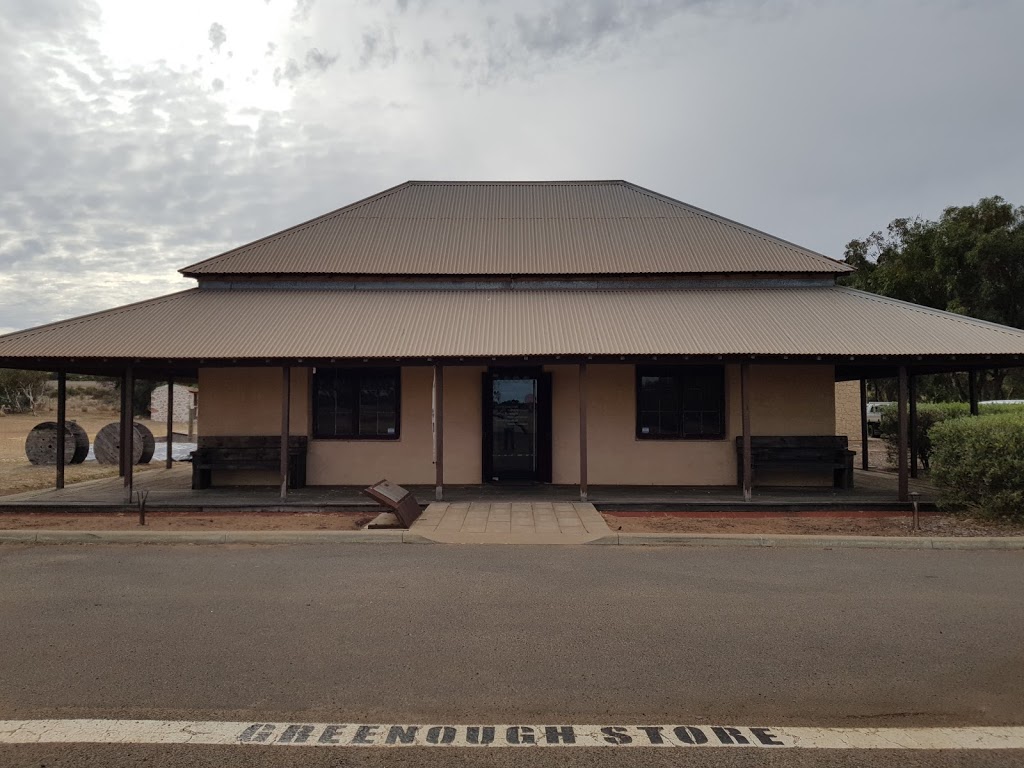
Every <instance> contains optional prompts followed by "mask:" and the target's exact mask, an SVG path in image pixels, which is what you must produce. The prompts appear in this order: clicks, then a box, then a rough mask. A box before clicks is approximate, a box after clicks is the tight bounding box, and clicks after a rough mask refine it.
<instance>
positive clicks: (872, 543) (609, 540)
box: [0, 530, 1024, 550]
mask: <svg viewBox="0 0 1024 768" xmlns="http://www.w3.org/2000/svg"><path fill="white" fill-rule="evenodd" d="M508 538H513V537H508ZM438 543H444V542H439V541H435V540H432V539H430V538H428V537H426V536H422V535H420V534H418V533H413V532H412V531H405V530H374V531H0V544H438ZM460 543H474V542H470V541H466V542H460ZM487 543H497V542H487ZM502 543H508V544H518V543H523V544H530V543H537V542H533V541H525V540H524V541H522V542H519V541H507V542H502ZM548 543H559V544H587V545H593V544H597V545H605V546H608V545H611V546H634V547H636V546H641V547H777V548H817V549H945V550H952V549H959V550H968V549H970V550H1024V536H1005V537H995V538H992V537H980V536H979V537H952V536H945V537H939V536H933V537H928V536H809V535H803V534H790V535H783V534H780V535H776V536H762V535H758V534H749V533H732V534H711V533H613V534H611V535H610V536H601V537H599V538H597V539H593V540H591V541H575V542H567V541H564V540H559V541H557V542H548Z"/></svg>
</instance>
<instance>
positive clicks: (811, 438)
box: [736, 435, 849, 450]
mask: <svg viewBox="0 0 1024 768" xmlns="http://www.w3.org/2000/svg"><path fill="white" fill-rule="evenodd" d="M736 447H737V448H740V449H742V448H743V438H742V437H737V438H736ZM750 447H751V448H752V449H758V448H781V449H793V450H797V449H805V450H806V449H823V450H846V449H847V448H848V447H849V439H848V438H847V437H846V435H752V436H751V437H750Z"/></svg>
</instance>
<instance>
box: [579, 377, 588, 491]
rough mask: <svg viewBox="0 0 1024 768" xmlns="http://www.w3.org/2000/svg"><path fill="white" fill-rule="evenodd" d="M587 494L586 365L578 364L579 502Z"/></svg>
mask: <svg viewBox="0 0 1024 768" xmlns="http://www.w3.org/2000/svg"><path fill="white" fill-rule="evenodd" d="M587 493H588V491H587V364H586V363H580V501H586V500H587Z"/></svg>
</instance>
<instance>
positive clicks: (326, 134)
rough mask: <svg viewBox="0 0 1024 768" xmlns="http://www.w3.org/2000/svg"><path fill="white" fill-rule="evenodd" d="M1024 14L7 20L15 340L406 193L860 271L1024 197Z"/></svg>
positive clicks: (346, 10)
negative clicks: (470, 191) (443, 182)
mask: <svg viewBox="0 0 1024 768" xmlns="http://www.w3.org/2000/svg"><path fill="white" fill-rule="evenodd" d="M1022 29H1024V2H1021V0H975V1H974V2H971V1H969V0H876V1H872V0H857V1H854V0H675V1H674V2H673V1H672V0H523V1H522V2H520V1H519V0H516V1H514V2H513V0H352V1H351V2H341V1H340V0H333V1H331V2H329V1H328V0H234V1H233V2H228V1H226V0H225V1H222V0H173V2H171V1H164V2H158V1H157V0H0V72H2V73H3V78H4V82H3V88H2V89H0V332H6V331H10V330H15V329H20V328H25V327H28V326H32V325H37V324H40V323H44V322H49V321H52V320H58V319H61V318H65V317H70V316H73V315H78V314H82V313H85V312H91V311H96V310H100V309H106V308H109V307H113V306H116V305H119V304H124V303H127V302H130V301H136V300H139V299H144V298H149V297H152V296H156V295H159V294H161V293H168V292H171V291H175V290H180V289H182V288H186V287H190V286H192V285H193V284H194V283H192V281H189V280H186V279H185V278H183V277H181V276H180V275H178V274H177V272H176V270H177V269H178V268H180V267H183V266H185V265H186V264H189V263H192V262H195V261H198V260H200V259H203V258H207V257H209V256H213V255H216V254H217V253H220V252H222V251H224V250H226V249H228V248H230V247H232V246H235V245H240V244H242V243H244V242H247V241H249V240H252V239H254V238H257V237H259V236H262V235H266V234H270V233H273V232H275V231H277V230H280V229H282V228H284V227H286V226H289V225H292V224H296V223H298V222H300V221H303V220H305V219H307V218H310V217H312V216H315V215H318V214H320V213H324V212H326V211H329V210H332V209H334V208H338V207H340V206H342V205H344V204H347V203H349V202H352V201H354V200H357V199H359V198H361V197H364V196H366V195H369V194H372V193H374V192H377V191H380V190H381V189H384V188H386V187H389V186H392V185H394V184H396V183H399V182H401V181H404V180H406V179H440V178H444V179H560V178H577V179H608V178H624V179H628V180H630V181H633V182H636V183H638V184H641V185H643V186H647V187H650V188H652V189H654V190H657V191H659V192H662V193H665V194H667V195H671V196H673V197H676V198H679V199H681V200H684V201H686V202H689V203H693V204H695V205H698V206H701V207H704V208H707V209H710V210H712V211H715V212H716V213H720V214H722V215H724V216H728V217H730V218H733V219H737V220H739V221H742V222H744V223H746V224H750V225H752V226H755V227H758V228H760V229H764V230H767V231H768V232H771V233H773V234H776V235H778V236H780V237H784V238H786V239H789V240H793V241H795V242H797V243H800V244H801V245H805V246H807V247H810V248H814V249H816V250H819V251H821V252H823V253H826V254H828V255H830V256H833V257H836V258H841V257H842V254H843V246H844V245H845V243H846V242H847V241H849V240H850V239H851V238H854V237H862V236H864V235H866V234H868V233H869V232H870V231H872V230H874V229H880V228H882V227H884V226H885V225H886V224H887V223H888V222H889V220H891V219H893V218H895V217H897V216H909V215H916V214H920V215H923V216H926V217H931V218H934V217H935V216H937V215H938V214H939V213H940V212H941V210H942V208H943V207H944V206H947V205H952V204H966V203H971V202H974V201H976V200H977V199H978V198H980V197H983V196H987V195H994V194H999V195H1002V196H1004V197H1006V198H1007V199H1009V200H1011V201H1012V202H1015V203H1017V204H1024V148H1022V136H1024V132H1022V131H1024V128H1022V126H1024V96H1022V85H1021V74H1022V72H1024V46H1022V44H1021V30H1022Z"/></svg>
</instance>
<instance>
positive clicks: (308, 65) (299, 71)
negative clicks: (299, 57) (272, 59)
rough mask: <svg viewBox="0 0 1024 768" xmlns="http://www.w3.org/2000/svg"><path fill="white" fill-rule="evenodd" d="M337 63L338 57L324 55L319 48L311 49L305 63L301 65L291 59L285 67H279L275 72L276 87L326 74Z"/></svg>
mask: <svg viewBox="0 0 1024 768" xmlns="http://www.w3.org/2000/svg"><path fill="white" fill-rule="evenodd" d="M337 61H338V57H337V56H332V55H331V54H329V53H324V52H323V51H321V50H320V49H319V48H310V49H309V50H308V51H306V57H305V61H304V62H303V63H302V64H301V65H300V64H299V62H298V61H296V60H295V59H291V58H290V59H288V61H287V62H285V65H284V67H277V68H276V69H275V70H274V85H280V84H281V83H282V82H287V83H294V82H295V81H297V80H298V79H299V78H300V77H302V76H303V75H307V74H314V75H315V74H320V73H322V72H326V71H327V70H328V69H330V68H331V67H332V66H334V64H335V63H336V62H337Z"/></svg>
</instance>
